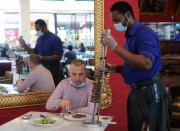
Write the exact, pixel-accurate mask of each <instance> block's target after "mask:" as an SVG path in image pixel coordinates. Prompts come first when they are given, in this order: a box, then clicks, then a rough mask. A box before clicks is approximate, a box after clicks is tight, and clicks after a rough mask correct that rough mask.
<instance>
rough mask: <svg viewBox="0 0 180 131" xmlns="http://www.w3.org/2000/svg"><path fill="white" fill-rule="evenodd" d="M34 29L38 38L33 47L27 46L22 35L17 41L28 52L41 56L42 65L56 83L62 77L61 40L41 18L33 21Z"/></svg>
mask: <svg viewBox="0 0 180 131" xmlns="http://www.w3.org/2000/svg"><path fill="white" fill-rule="evenodd" d="M35 29H36V31H37V36H38V39H37V43H36V46H35V48H34V49H32V48H30V47H28V46H27V44H26V42H25V41H24V39H23V38H22V36H21V37H20V38H19V43H20V44H21V45H22V46H23V47H24V48H25V50H27V51H28V53H30V54H33V53H35V54H38V55H39V56H40V57H41V61H42V65H43V66H44V67H46V68H47V69H48V70H49V71H50V72H51V74H52V76H53V79H54V83H55V85H57V84H58V83H59V81H60V80H61V79H63V76H62V71H61V69H60V59H61V58H62V55H63V47H62V41H61V39H60V38H59V37H58V36H56V35H55V34H53V33H52V32H50V31H49V30H48V29H47V25H46V23H45V21H44V20H42V19H38V20H36V21H35Z"/></svg>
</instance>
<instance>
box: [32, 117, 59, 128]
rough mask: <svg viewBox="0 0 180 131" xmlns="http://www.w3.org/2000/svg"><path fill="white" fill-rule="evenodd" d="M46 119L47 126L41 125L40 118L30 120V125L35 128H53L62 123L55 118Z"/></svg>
mask: <svg viewBox="0 0 180 131" xmlns="http://www.w3.org/2000/svg"><path fill="white" fill-rule="evenodd" d="M47 119H48V124H43V122H42V121H43V120H42V118H40V117H38V118H36V119H33V120H32V124H33V125H36V126H45V127H47V126H54V125H57V124H60V123H62V120H61V119H59V118H56V117H50V118H47Z"/></svg>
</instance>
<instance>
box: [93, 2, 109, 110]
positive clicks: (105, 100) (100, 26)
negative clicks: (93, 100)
mask: <svg viewBox="0 0 180 131" xmlns="http://www.w3.org/2000/svg"><path fill="white" fill-rule="evenodd" d="M94 5H95V15H94V16H95V31H94V32H95V34H94V39H95V40H94V43H95V44H94V51H95V56H94V57H95V69H98V68H99V65H100V64H101V58H102V55H103V50H102V49H103V46H102V45H101V43H100V40H101V33H102V31H103V30H104V0H95V4H94ZM109 78H110V74H109V73H108V74H106V80H105V83H103V86H102V92H101V109H105V108H108V107H110V106H111V103H112V92H111V88H110V86H109V84H108V81H109Z"/></svg>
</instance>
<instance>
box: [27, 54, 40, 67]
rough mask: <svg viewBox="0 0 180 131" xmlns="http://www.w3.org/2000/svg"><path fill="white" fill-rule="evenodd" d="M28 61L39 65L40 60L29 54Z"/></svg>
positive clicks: (35, 55) (36, 56)
mask: <svg viewBox="0 0 180 131" xmlns="http://www.w3.org/2000/svg"><path fill="white" fill-rule="evenodd" d="M29 60H30V61H31V62H32V63H34V64H36V65H39V64H41V58H40V57H39V55H37V54H31V55H30V56H29Z"/></svg>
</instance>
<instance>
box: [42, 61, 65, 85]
mask: <svg viewBox="0 0 180 131" xmlns="http://www.w3.org/2000/svg"><path fill="white" fill-rule="evenodd" d="M45 67H46V68H47V69H48V70H49V71H50V72H51V74H52V77H53V80H54V84H55V86H57V85H58V84H59V82H60V81H61V80H62V79H64V76H63V73H62V68H61V66H60V62H52V63H51V64H49V65H45Z"/></svg>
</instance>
